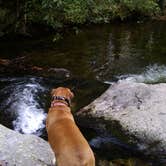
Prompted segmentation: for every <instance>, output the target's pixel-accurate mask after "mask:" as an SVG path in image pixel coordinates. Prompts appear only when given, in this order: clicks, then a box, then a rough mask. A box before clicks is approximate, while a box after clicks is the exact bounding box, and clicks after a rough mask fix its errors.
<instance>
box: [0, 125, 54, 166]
mask: <svg viewBox="0 0 166 166" xmlns="http://www.w3.org/2000/svg"><path fill="white" fill-rule="evenodd" d="M0 133H1V134H0V165H2V166H14V165H16V166H23V165H24V166H53V165H55V164H54V161H55V160H54V154H53V152H52V150H51V148H50V146H49V144H48V143H47V142H46V141H44V140H43V139H41V138H39V137H37V136H34V135H23V134H20V133H18V132H16V131H13V130H10V129H8V128H6V127H4V126H2V125H0Z"/></svg>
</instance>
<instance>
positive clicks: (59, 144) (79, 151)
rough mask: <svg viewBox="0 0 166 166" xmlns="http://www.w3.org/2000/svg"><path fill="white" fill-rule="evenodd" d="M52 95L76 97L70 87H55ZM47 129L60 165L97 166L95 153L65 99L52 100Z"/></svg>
mask: <svg viewBox="0 0 166 166" xmlns="http://www.w3.org/2000/svg"><path fill="white" fill-rule="evenodd" d="M52 96H62V97H65V98H67V99H68V100H71V98H73V97H74V95H73V93H72V92H71V91H70V89H68V88H63V87H59V88H57V89H53V90H52ZM46 129H47V133H48V141H49V143H50V145H51V147H52V149H53V151H54V153H55V156H56V161H57V165H58V166H95V158H94V154H93V152H92V150H91V148H90V146H89V144H88V142H87V141H86V139H85V138H84V136H83V135H82V133H81V132H80V130H79V128H78V127H77V126H76V124H75V122H74V118H73V116H72V114H71V110H70V107H69V106H68V105H67V103H65V101H52V104H51V107H50V109H49V112H48V116H47V120H46Z"/></svg>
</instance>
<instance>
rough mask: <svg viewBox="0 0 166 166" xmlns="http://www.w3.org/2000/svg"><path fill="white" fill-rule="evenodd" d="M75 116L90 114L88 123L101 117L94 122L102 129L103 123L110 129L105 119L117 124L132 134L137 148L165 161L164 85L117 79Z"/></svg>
mask: <svg viewBox="0 0 166 166" xmlns="http://www.w3.org/2000/svg"><path fill="white" fill-rule="evenodd" d="M77 115H78V117H81V118H85V117H90V119H91V122H92V119H102V120H100V121H98V122H99V123H100V125H99V124H97V123H96V126H97V125H98V127H102V128H104V127H103V126H104V125H106V127H105V128H107V129H108V128H111V126H109V125H110V123H109V125H108V123H107V122H113V123H116V124H118V125H120V127H121V128H122V130H123V131H124V132H125V133H127V134H129V135H132V136H133V137H132V138H133V141H135V142H137V144H138V146H139V148H140V150H142V151H145V152H146V153H149V154H151V153H153V154H157V155H160V157H161V156H163V157H162V158H163V159H164V160H166V157H165V156H166V155H165V154H166V125H165V124H166V84H156V85H150V84H149V85H148V84H144V83H134V82H130V81H119V82H118V83H115V84H113V85H112V86H110V88H109V89H108V90H107V91H106V92H105V93H104V94H103V95H101V96H100V97H99V98H97V99H96V100H95V101H94V102H92V103H91V104H89V105H88V106H86V107H84V108H83V109H82V110H80V112H78V114H77ZM87 121H88V118H87ZM96 122H97V121H96ZM113 123H111V124H113ZM86 124H89V122H87V123H85V124H84V125H86ZM94 126H95V125H94ZM92 127H93V125H92ZM119 129H120V128H119Z"/></svg>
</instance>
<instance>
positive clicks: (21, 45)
mask: <svg viewBox="0 0 166 166" xmlns="http://www.w3.org/2000/svg"><path fill="white" fill-rule="evenodd" d="M165 29H166V22H148V23H133V24H114V25H98V26H88V27H85V28H84V29H80V31H79V33H78V34H77V35H75V34H74V33H73V32H71V33H67V34H66V35H65V36H64V38H63V39H62V40H60V41H59V42H56V43H52V36H51V37H47V38H44V39H43V38H41V39H39V40H31V39H27V40H22V39H20V40H17V41H0V58H8V59H14V58H17V57H25V58H24V61H25V62H24V63H26V64H30V65H34V66H40V67H44V68H50V67H56V68H66V69H68V70H69V71H70V72H71V73H72V78H71V79H69V80H63V79H57V77H56V75H55V76H51V77H47V76H43V75H40V74H36V73H33V74H32V73H28V72H27V71H26V72H25V73H24V72H21V71H20V72H19V71H17V73H12V74H11V73H10V74H8V73H6V74H4V73H0V100H1V104H0V110H1V111H0V122H1V123H3V124H4V125H6V126H8V127H10V128H13V129H15V130H17V131H20V132H22V133H33V134H36V135H39V136H43V137H45V122H44V121H45V117H46V113H47V110H48V107H49V101H50V95H49V93H50V90H51V89H52V88H53V87H57V86H68V87H70V88H72V89H73V90H74V92H75V94H76V97H75V100H74V106H73V109H74V111H77V110H78V109H80V108H81V107H83V106H85V105H87V104H88V103H90V102H91V101H93V100H94V99H95V98H96V97H98V96H99V95H100V94H102V93H103V92H104V91H105V90H106V89H107V88H108V86H109V84H111V82H115V81H118V80H119V79H130V80H133V81H137V82H147V83H158V82H166V47H165V44H166V30H165ZM7 75H8V76H7ZM82 131H83V132H84V133H85V135H86V136H87V138H88V139H89V141H90V142H91V144H92V145H95V147H94V149H96V152H97V154H98V155H99V156H101V158H103V159H106V160H112V159H119V158H122V159H124V158H125V159H126V158H137V159H136V160H134V162H135V163H139V164H137V165H140V166H142V165H153V166H155V165H162V164H160V163H159V164H156V163H155V162H154V161H153V160H149V159H147V158H146V157H145V156H143V155H140V154H139V153H137V152H135V150H133V147H127V146H126V145H125V144H123V143H122V142H120V141H119V140H118V138H114V137H113V136H110V135H107V134H106V135H103V134H102V133H100V134H99V133H97V132H96V131H94V132H93V131H91V130H87V129H82ZM99 145H100V146H99ZM102 146H105V151H104V152H103V151H101V150H102V148H101V147H102ZM109 147H111V148H110V149H111V151H109ZM109 155H110V156H109ZM111 156H113V157H111ZM138 159H140V161H139V162H138V161H137V160H138ZM146 160H148V161H146ZM136 161H137V162H136ZM105 162H106V161H105ZM121 163H122V162H121ZM126 163H127V161H126ZM140 163H142V164H140ZM121 165H123V164H121ZM126 165H127V164H126ZM135 165H136V164H135Z"/></svg>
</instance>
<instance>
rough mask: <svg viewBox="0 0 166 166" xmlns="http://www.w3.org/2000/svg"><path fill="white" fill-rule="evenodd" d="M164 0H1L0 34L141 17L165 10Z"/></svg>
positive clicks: (56, 28) (24, 32)
mask: <svg viewBox="0 0 166 166" xmlns="http://www.w3.org/2000/svg"><path fill="white" fill-rule="evenodd" d="M165 4H166V3H165V0H13V1H11V0H0V37H1V36H4V35H5V34H8V33H19V34H27V35H28V34H31V33H32V29H33V28H32V27H40V29H41V30H42V29H44V28H45V27H47V28H49V29H52V30H59V29H64V28H66V27H69V26H70V27H73V26H77V25H81V24H89V23H109V22H111V21H113V20H120V21H126V20H142V19H144V18H147V17H148V18H152V17H154V16H155V17H156V16H159V15H163V14H164V9H165Z"/></svg>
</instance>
